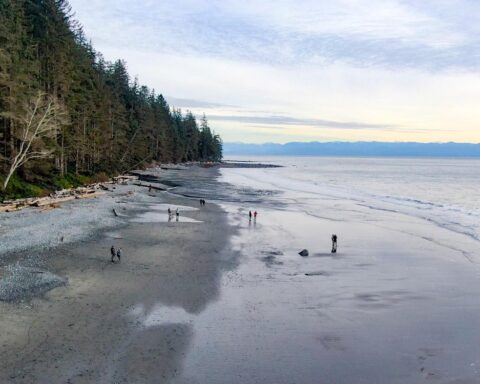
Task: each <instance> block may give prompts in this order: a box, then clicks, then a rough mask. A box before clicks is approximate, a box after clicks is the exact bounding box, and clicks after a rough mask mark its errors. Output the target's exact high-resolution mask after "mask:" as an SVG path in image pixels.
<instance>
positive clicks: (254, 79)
mask: <svg viewBox="0 0 480 384" xmlns="http://www.w3.org/2000/svg"><path fill="white" fill-rule="evenodd" d="M71 4H72V6H73V9H74V11H76V15H77V18H78V19H79V20H80V22H81V23H82V24H83V25H84V27H85V32H86V34H87V36H88V37H90V38H92V41H93V44H94V46H95V47H96V48H97V49H98V50H99V51H101V52H103V53H104V54H105V56H106V58H107V59H110V60H114V59H116V58H124V59H125V60H126V61H127V63H128V67H129V70H130V71H131V73H132V74H134V75H135V74H138V75H139V78H140V81H141V82H142V83H145V84H147V85H149V86H150V87H151V88H155V89H156V90H157V91H159V92H162V93H163V94H164V95H166V98H167V101H168V102H169V104H170V105H171V106H174V107H177V108H182V109H189V110H192V111H193V112H194V113H195V114H197V115H198V116H201V114H202V113H203V112H205V113H206V114H207V117H209V116H210V122H211V125H212V126H213V128H215V130H216V131H218V132H219V133H220V134H221V135H222V136H223V137H224V139H225V140H237V139H239V138H241V139H242V140H244V141H250V142H260V141H262V140H268V141H279V142H282V141H285V140H290V139H291V138H292V136H293V137H295V135H297V137H298V138H299V140H300V139H305V140H308V139H319V134H320V135H321V134H324V135H325V137H337V138H339V139H343V140H356V139H359V138H360V139H362V138H363V137H364V136H360V135H365V136H368V138H369V139H373V140H375V139H378V140H387V141H395V140H418V141H450V140H451V141H455V140H461V141H470V142H479V141H480V129H479V126H480V116H479V114H478V113H477V109H478V108H477V106H476V105H477V101H478V100H479V99H480V75H479V74H480V39H479V36H480V24H479V23H478V22H477V20H476V19H477V18H478V14H480V2H477V1H473V0H425V1H421V2H419V1H413V0H412V1H410V0H408V1H403V0H331V1H318V0H305V1H302V2H298V1H294V0H278V1H275V2H267V1H254V0H243V1H241V2H240V1H238V0H222V1H220V0H212V1H198V0H180V1H175V2H173V1H171V0H166V1H161V2H158V1H153V0H144V1H138V2H130V1H126V0H115V1H114V0H91V1H89V2H86V1H84V0H72V1H71ZM255 111H257V112H255ZM258 111H262V113H259V112H258ZM220 116H223V118H220ZM225 116H230V117H229V118H225ZM235 116H237V117H235ZM238 116H240V117H241V116H243V117H241V118H238ZM252 116H256V117H252ZM282 116H287V117H288V119H285V118H284V119H281V117H282ZM272 118H273V119H272ZM259 119H260V120H259ZM262 119H263V121H262ZM265 119H270V120H269V121H266V120H265ZM275 120H277V121H275ZM350 122H351V123H350ZM255 124H256V125H258V126H264V125H269V126H272V128H273V126H274V125H277V126H278V127H279V128H281V129H272V130H270V131H269V132H268V134H269V135H270V136H268V137H267V136H266V135H267V133H266V131H267V130H265V129H262V130H261V131H262V132H259V131H258V132H255V130H254V129H253V128H252V125H255ZM356 124H358V126H357V125H356ZM319 127H321V128H322V130H321V131H322V132H321V133H319V132H318V131H319V130H318V128H319ZM315 128H316V130H315ZM353 130H356V131H358V132H357V133H355V132H352V131H353ZM322 138H323V136H322V137H320V139H322Z"/></svg>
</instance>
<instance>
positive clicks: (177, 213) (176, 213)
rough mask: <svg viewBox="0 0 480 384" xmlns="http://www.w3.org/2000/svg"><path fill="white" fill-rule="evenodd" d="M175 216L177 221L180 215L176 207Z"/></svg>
mask: <svg viewBox="0 0 480 384" xmlns="http://www.w3.org/2000/svg"><path fill="white" fill-rule="evenodd" d="M175 216H177V221H178V218H179V217H180V212H178V208H177V209H176V210H175Z"/></svg>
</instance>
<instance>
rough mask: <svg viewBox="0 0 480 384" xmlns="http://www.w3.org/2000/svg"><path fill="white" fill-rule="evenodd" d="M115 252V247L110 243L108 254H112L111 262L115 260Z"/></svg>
mask: <svg viewBox="0 0 480 384" xmlns="http://www.w3.org/2000/svg"><path fill="white" fill-rule="evenodd" d="M116 254H117V253H116V252H115V247H114V246H113V245H112V248H110V255H111V256H112V263H114V262H115V261H114V260H113V259H114V258H115V255H116Z"/></svg>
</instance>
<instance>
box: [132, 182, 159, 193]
mask: <svg viewBox="0 0 480 384" xmlns="http://www.w3.org/2000/svg"><path fill="white" fill-rule="evenodd" d="M133 185H136V186H138V187H146V188H148V190H149V191H150V190H152V189H155V190H157V191H166V190H167V188H163V187H158V186H155V185H152V184H142V183H133Z"/></svg>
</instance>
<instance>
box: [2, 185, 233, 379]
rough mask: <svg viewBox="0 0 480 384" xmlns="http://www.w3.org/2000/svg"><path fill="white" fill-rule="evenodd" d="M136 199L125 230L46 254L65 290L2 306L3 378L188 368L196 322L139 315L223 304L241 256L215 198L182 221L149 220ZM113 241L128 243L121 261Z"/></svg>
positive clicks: (126, 374)
mask: <svg viewBox="0 0 480 384" xmlns="http://www.w3.org/2000/svg"><path fill="white" fill-rule="evenodd" d="M145 191H146V189H145V188H143V189H137V194H145ZM152 195H154V196H155V197H153V198H152V199H149V204H151V203H152V201H151V200H153V201H155V200H157V201H158V202H159V203H163V204H169V205H170V206H172V207H174V206H175V205H181V206H192V207H194V208H199V207H198V206H197V201H193V200H190V199H186V198H181V197H175V196H171V195H168V194H166V193H158V194H152ZM140 200H141V199H140ZM134 203H135V198H133V199H132V202H130V203H129V204H127V205H126V206H127V207H128V209H126V210H124V211H121V212H122V216H123V220H124V222H125V223H124V224H123V225H121V226H120V227H117V228H115V229H114V230H112V231H103V232H102V231H100V232H99V233H97V234H95V235H93V236H91V237H90V238H88V239H86V240H84V241H81V242H74V243H72V244H67V245H64V246H57V247H55V248H53V249H50V250H48V251H47V255H41V254H39V255H38V258H39V259H43V260H44V262H43V265H42V267H43V268H44V269H48V270H50V271H54V272H55V273H56V274H58V275H60V276H65V277H67V278H68V284H67V285H66V286H64V287H60V288H56V289H54V290H52V291H50V292H49V293H47V294H46V295H45V296H44V297H41V298H36V299H33V300H31V301H24V302H22V303H16V304H8V303H0V311H1V317H0V327H1V329H2V333H1V335H0V346H1V350H0V351H1V359H0V382H2V383H3V382H5V383H7V382H8V383H150V382H165V381H168V380H169V379H171V378H172V377H175V376H177V375H178V373H179V372H180V371H181V370H182V362H183V359H184V356H185V355H186V354H187V352H188V349H189V345H190V343H191V338H192V327H191V325H190V324H188V323H175V322H168V321H167V322H163V321H156V322H155V323H154V324H150V325H146V324H144V323H143V322H141V321H139V318H140V317H145V316H148V314H149V313H150V312H152V311H153V310H155V309H156V308H158V307H159V306H160V307H166V308H170V307H173V308H182V310H183V311H185V312H186V313H188V314H191V315H194V314H198V313H199V312H201V311H202V310H204V309H205V307H206V306H207V305H208V303H209V302H211V301H212V300H215V299H216V297H217V296H218V294H219V282H220V277H221V275H222V273H223V271H225V270H231V269H233V268H234V267H235V266H236V260H235V254H234V253H232V252H225V247H226V245H227V243H228V238H229V235H230V234H231V233H232V230H231V229H230V227H229V226H227V225H226V223H227V221H226V214H225V212H224V211H223V210H222V209H220V208H219V207H218V206H217V205H214V204H207V205H206V206H205V207H202V208H201V209H196V210H187V209H185V210H184V211H182V210H181V211H180V212H181V214H180V218H179V221H178V222H176V221H175V219H173V221H172V222H168V219H167V213H166V212H162V211H158V218H159V220H154V221H152V220H151V218H150V220H145V221H143V222H142V220H141V218H142V214H144V213H145V211H148V210H149V209H148V206H145V205H144V204H138V205H135V204H134ZM59 209H62V208H59ZM187 217H188V218H190V219H194V220H195V221H198V222H186V220H185V219H187ZM184 220H185V221H184ZM112 244H114V245H115V246H116V247H122V249H123V257H122V261H121V263H115V264H112V263H111V262H110V255H109V252H110V251H109V249H110V246H111V245H112ZM42 256H46V257H42Z"/></svg>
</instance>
